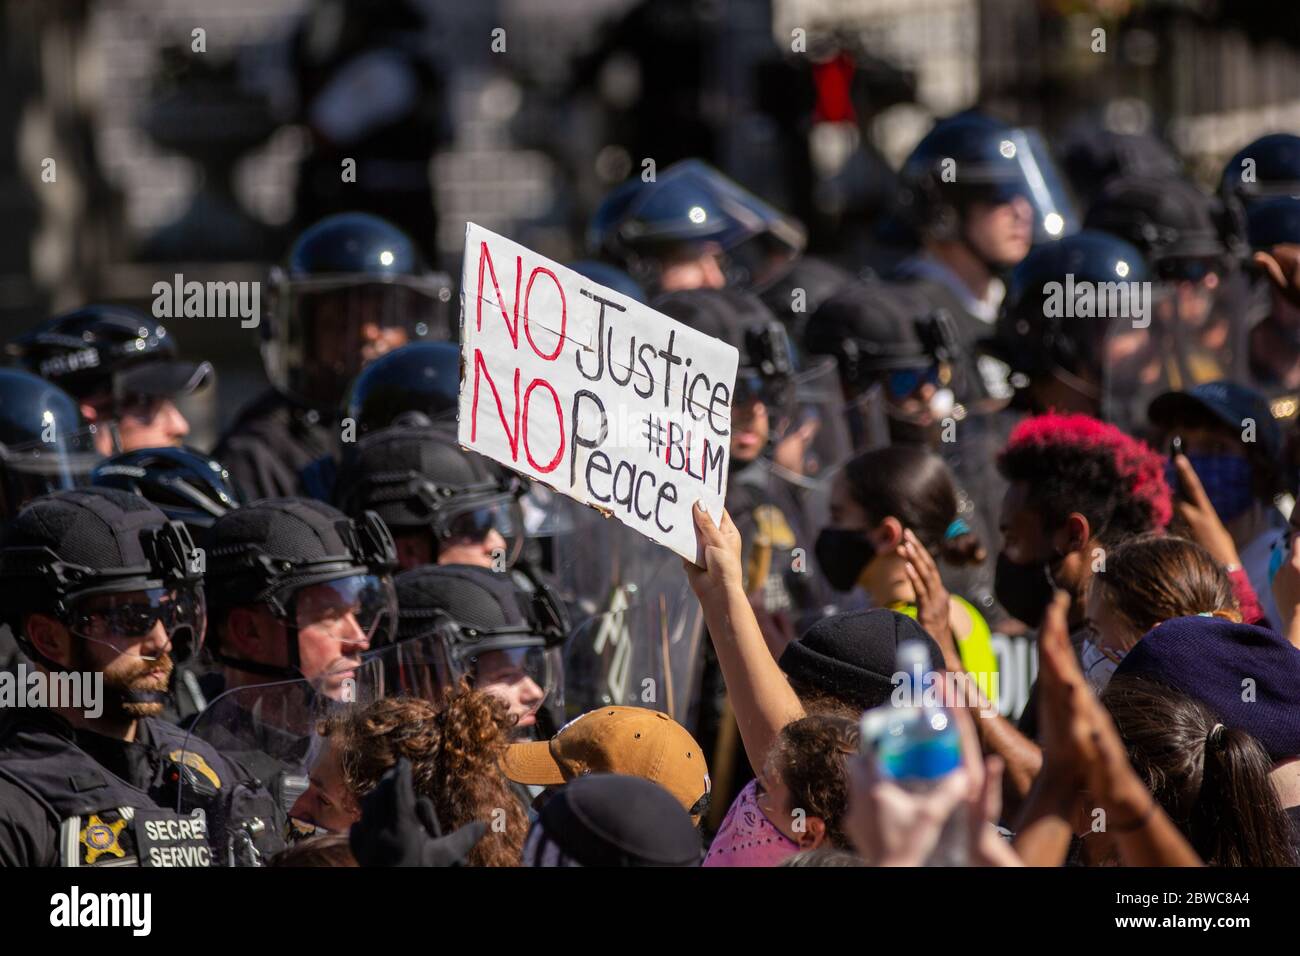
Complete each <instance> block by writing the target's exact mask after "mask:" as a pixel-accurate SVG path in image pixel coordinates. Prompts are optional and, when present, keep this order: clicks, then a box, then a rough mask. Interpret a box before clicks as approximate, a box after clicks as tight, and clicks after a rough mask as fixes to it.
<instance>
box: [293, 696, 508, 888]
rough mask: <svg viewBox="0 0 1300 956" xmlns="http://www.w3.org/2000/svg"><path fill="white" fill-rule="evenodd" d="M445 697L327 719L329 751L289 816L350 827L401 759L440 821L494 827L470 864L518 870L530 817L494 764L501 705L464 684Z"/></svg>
mask: <svg viewBox="0 0 1300 956" xmlns="http://www.w3.org/2000/svg"><path fill="white" fill-rule="evenodd" d="M440 703H441V706H440V707H435V706H434V704H432V703H430V702H429V701H425V700H418V699H414V698H384V699H381V700H377V701H375V702H374V703H373V704H370V705H368V706H365V707H360V708H355V709H352V710H349V711H346V712H344V713H343V714H341V715H339V716H337V717H334V718H331V719H328V720H327V721H326V722H325V723H324V724H323V725H322V726H321V728H320V733H321V736H322V737H324V738H325V743H326V747H325V750H324V751H323V752H322V754H321V756H320V758H319V759H318V761H317V763H316V766H315V767H314V768H313V771H312V778H311V786H310V787H309V788H308V789H307V791H306V792H305V793H304V794H303V795H302V797H300V798H299V800H298V803H297V804H295V806H294V808H293V811H292V815H293V816H294V817H295V818H296V819H299V820H302V821H304V822H307V823H312V824H314V825H316V826H318V827H323V828H325V829H327V830H331V831H346V830H348V828H350V827H351V826H352V825H353V824H355V823H356V822H357V821H358V820H360V819H361V801H362V799H363V798H364V797H365V796H366V794H368V793H370V792H371V791H372V790H374V789H375V788H376V787H377V786H379V784H380V782H381V779H382V778H383V776H384V774H385V772H387V771H388V770H389V769H390V768H392V767H394V766H396V765H397V763H398V761H399V760H400V759H401V758H403V757H404V758H406V759H407V760H409V761H410V762H411V773H412V779H413V782H414V787H415V792H416V793H418V794H419V795H421V796H424V797H427V798H428V799H429V800H430V801H431V802H432V804H433V807H434V810H435V812H436V815H437V819H438V820H440V821H442V824H443V825H444V826H446V827H447V828H448V829H456V828H458V827H461V826H463V825H465V824H468V823H470V822H472V821H475V820H482V821H485V822H487V823H489V824H493V825H492V826H490V827H489V829H488V832H487V833H485V834H484V836H483V839H482V840H481V841H480V842H479V843H478V844H477V845H475V847H474V849H473V850H471V851H470V852H469V854H468V857H467V860H468V863H469V865H471V866H518V865H519V856H520V852H521V850H522V848H523V843H524V835H525V832H526V830H527V817H526V816H525V814H524V809H523V807H522V806H521V805H520V803H519V801H518V800H517V799H516V798H515V796H514V793H513V792H512V791H511V789H510V785H509V782H508V781H507V780H506V778H505V777H504V776H503V775H502V773H501V771H500V769H499V767H498V763H499V761H500V760H501V758H502V756H503V755H504V754H505V750H506V746H507V743H508V739H509V738H508V729H509V720H508V717H507V715H506V712H505V707H504V705H502V704H501V703H500V702H499V701H497V700H496V699H495V698H493V697H491V696H490V695H488V694H485V693H483V692H481V691H472V690H470V689H469V688H468V687H467V686H462V687H460V688H458V689H456V690H455V691H453V692H452V693H450V694H448V695H447V696H446V697H445V699H444V700H443V701H441V702H440Z"/></svg>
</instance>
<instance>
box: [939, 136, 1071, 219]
mask: <svg viewBox="0 0 1300 956" xmlns="http://www.w3.org/2000/svg"><path fill="white" fill-rule="evenodd" d="M997 151H998V158H997V159H996V160H994V161H986V162H982V163H977V164H969V163H967V164H962V165H961V166H960V167H959V168H958V169H957V178H956V180H955V181H956V183H957V184H958V185H960V186H961V187H962V188H963V191H964V192H965V194H966V196H967V197H968V199H969V201H973V202H984V203H988V204H989V205H993V206H998V205H1002V204H1004V203H1009V202H1013V201H1014V200H1015V199H1017V198H1023V199H1025V200H1027V201H1028V202H1029V204H1030V206H1032V207H1033V224H1034V242H1045V241H1047V240H1050V239H1060V238H1061V237H1062V236H1068V235H1070V234H1071V233H1073V232H1077V231H1078V230H1079V215H1078V213H1077V212H1076V211H1075V209H1074V204H1073V202H1071V200H1070V194H1069V193H1068V192H1067V191H1066V189H1065V185H1064V182H1063V180H1062V179H1061V175H1060V173H1059V172H1058V171H1057V168H1056V164H1055V163H1054V162H1053V161H1052V157H1051V154H1050V153H1049V152H1048V151H1047V146H1046V145H1045V144H1044V142H1043V139H1042V137H1041V136H1039V134H1038V133H1037V131H1035V130H1022V129H1015V130H1010V131H1008V132H1007V134H1006V136H1005V138H1004V139H1002V140H1001V141H1000V142H999V143H998V147H997Z"/></svg>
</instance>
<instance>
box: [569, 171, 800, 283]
mask: <svg viewBox="0 0 1300 956" xmlns="http://www.w3.org/2000/svg"><path fill="white" fill-rule="evenodd" d="M805 241H806V236H805V235H804V231H803V227H802V226H800V225H799V224H798V223H796V222H795V221H794V220H792V219H790V218H789V217H787V216H785V215H783V214H782V213H780V212H779V211H777V210H776V209H773V208H772V207H771V206H769V205H768V204H767V203H765V202H763V200H761V199H759V198H758V197H757V196H753V195H751V194H750V193H748V192H746V191H745V190H744V189H742V188H741V187H740V186H739V185H737V184H736V183H734V182H732V181H731V180H730V179H728V178H727V177H725V176H723V175H722V174H721V173H720V172H718V171H717V170H716V169H714V168H713V167H711V166H709V165H708V164H707V163H704V162H702V161H701V160H698V159H687V160H683V161H681V162H679V163H674V164H673V165H672V166H670V167H669V168H667V169H665V170H663V171H662V172H661V173H659V175H658V176H657V177H656V178H655V179H653V180H651V181H650V182H644V181H643V180H642V179H640V178H639V177H635V178H633V179H629V180H628V181H627V182H625V183H623V184H622V185H621V186H618V187H617V188H615V189H614V191H613V192H611V193H610V194H609V195H608V196H606V197H605V199H604V201H603V202H602V203H601V204H600V207H599V208H598V209H597V210H596V213H595V215H594V216H593V217H592V221H591V225H590V228H589V229H588V239H587V244H588V246H589V247H590V248H591V250H592V252H593V253H596V254H599V255H601V256H603V257H605V258H607V259H609V260H611V261H613V262H615V263H618V264H619V265H620V266H622V267H623V268H624V269H626V270H627V272H628V274H629V275H631V276H632V278H633V279H634V280H635V281H636V282H637V283H638V284H639V285H640V286H641V287H642V288H643V289H645V290H646V291H647V292H649V293H650V294H651V295H658V294H661V293H666V292H675V291H680V290H685V289H701V288H704V289H721V288H723V287H724V286H727V285H735V286H739V287H741V288H747V289H761V288H764V287H765V286H767V285H768V284H769V283H771V282H772V281H774V280H775V279H776V278H778V277H779V276H780V275H781V274H782V273H783V272H784V271H785V270H786V269H787V268H788V267H789V265H790V263H791V262H792V261H793V260H794V258H795V257H796V256H797V255H798V254H799V253H800V252H801V251H802V250H803V247H804V244H805Z"/></svg>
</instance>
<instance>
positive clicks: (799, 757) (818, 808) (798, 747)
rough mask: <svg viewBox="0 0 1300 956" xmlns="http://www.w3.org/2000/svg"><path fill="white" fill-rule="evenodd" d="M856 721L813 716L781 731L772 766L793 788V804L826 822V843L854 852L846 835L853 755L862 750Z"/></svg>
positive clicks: (787, 785) (791, 792) (774, 771)
mask: <svg viewBox="0 0 1300 956" xmlns="http://www.w3.org/2000/svg"><path fill="white" fill-rule="evenodd" d="M858 736H859V734H858V722H857V721H856V720H850V719H848V718H846V717H831V716H825V715H821V716H813V717H803V718H800V719H799V720H795V721H791V722H790V723H788V724H786V725H785V727H784V728H782V730H781V734H780V736H778V737H777V739H776V743H775V744H773V745H772V752H771V754H770V755H769V756H768V766H769V767H770V768H771V769H772V772H773V773H774V774H775V775H776V776H777V777H779V778H780V779H781V782H782V783H784V784H785V785H786V787H787V789H789V791H790V806H791V807H792V808H793V807H798V808H800V809H802V810H803V811H804V812H805V813H806V814H807V815H808V816H810V817H821V819H822V820H823V821H824V822H825V824H826V842H827V843H828V844H830V845H831V846H833V847H837V848H839V849H841V850H851V849H852V848H853V847H852V844H851V843H850V842H849V838H848V836H847V835H846V834H845V833H844V829H843V824H844V815H845V813H846V812H847V811H848V806H849V765H848V761H849V757H850V756H852V755H853V754H856V753H857V752H858Z"/></svg>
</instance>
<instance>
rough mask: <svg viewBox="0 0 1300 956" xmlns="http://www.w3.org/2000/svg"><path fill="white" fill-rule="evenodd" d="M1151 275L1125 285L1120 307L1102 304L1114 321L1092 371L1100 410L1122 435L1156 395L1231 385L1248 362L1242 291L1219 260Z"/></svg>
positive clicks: (1173, 263) (1141, 419) (1139, 423)
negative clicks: (1214, 384) (1095, 371)
mask: <svg viewBox="0 0 1300 956" xmlns="http://www.w3.org/2000/svg"><path fill="white" fill-rule="evenodd" d="M1154 271H1155V274H1156V277H1157V278H1156V281H1153V282H1143V283H1129V284H1128V285H1129V286H1130V289H1129V290H1128V292H1129V299H1130V301H1129V303H1128V304H1127V306H1126V305H1125V304H1124V302H1122V301H1120V302H1117V303H1114V304H1112V303H1110V302H1109V301H1108V302H1107V303H1106V308H1107V311H1108V312H1109V313H1115V314H1114V315H1113V317H1111V318H1109V319H1108V320H1107V321H1105V323H1104V326H1105V329H1106V333H1105V339H1104V343H1103V345H1102V351H1101V355H1100V356H1099V358H1098V365H1097V368H1098V369H1100V370H1101V381H1102V387H1103V396H1102V408H1103V412H1104V413H1105V414H1106V416H1107V418H1108V420H1110V421H1114V422H1115V423H1116V424H1118V425H1120V427H1124V428H1129V429H1132V428H1138V429H1141V428H1142V427H1144V425H1145V421H1146V408H1147V405H1148V404H1149V403H1150V401H1151V400H1152V399H1153V398H1155V397H1156V396H1157V395H1159V394H1162V393H1163V392H1167V391H1180V390H1185V389H1188V388H1192V387H1194V386H1196V385H1201V384H1204V383H1205V382H1212V381H1218V380H1221V379H1237V378H1239V377H1240V376H1241V375H1242V373H1243V372H1244V365H1245V362H1246V357H1247V354H1246V353H1247V348H1246V334H1247V331H1248V330H1247V328H1246V326H1247V324H1248V323H1247V321H1246V317H1245V300H1244V294H1245V292H1246V287H1245V286H1244V285H1243V284H1242V283H1240V282H1236V281H1233V273H1232V272H1231V271H1229V270H1227V269H1226V268H1225V260H1223V259H1222V258H1219V257H1197V258H1187V259H1183V258H1179V259H1164V260H1160V261H1159V262H1157V263H1156V264H1155V266H1154ZM1121 298H1122V296H1121ZM1098 305H1099V306H1100V305H1101V295H1100V293H1099V295H1098ZM1094 321H1097V320H1094Z"/></svg>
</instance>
